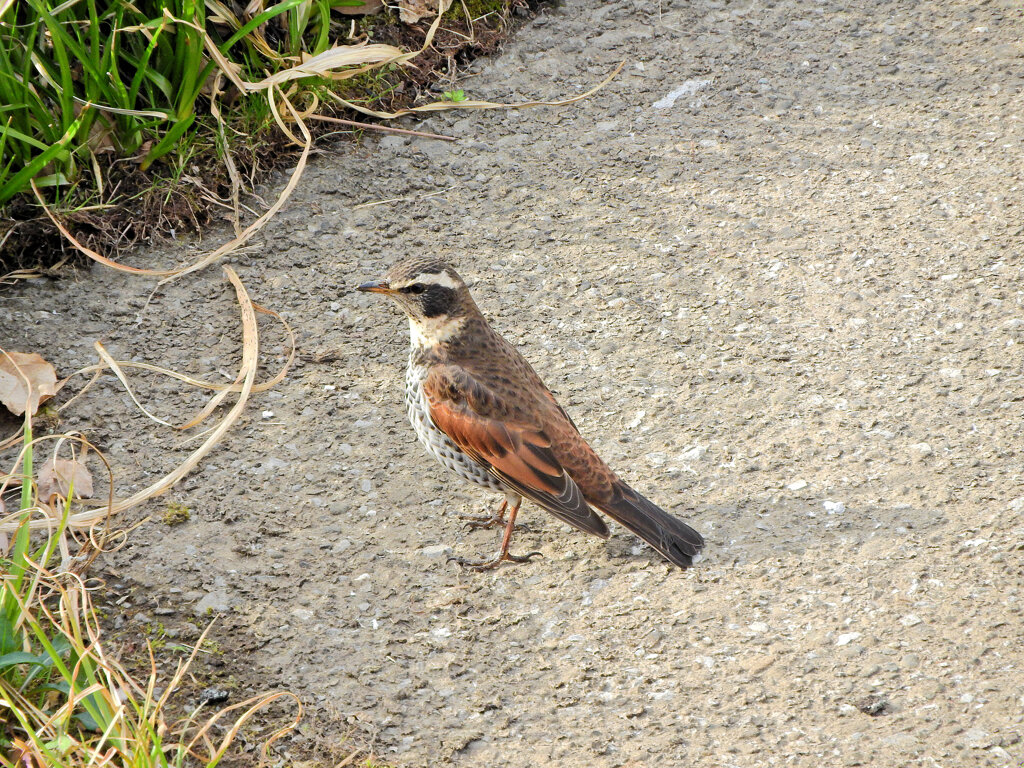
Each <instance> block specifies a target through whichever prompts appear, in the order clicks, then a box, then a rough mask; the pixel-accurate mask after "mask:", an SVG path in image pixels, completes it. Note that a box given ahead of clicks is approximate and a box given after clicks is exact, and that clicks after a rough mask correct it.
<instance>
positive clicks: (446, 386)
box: [423, 365, 608, 538]
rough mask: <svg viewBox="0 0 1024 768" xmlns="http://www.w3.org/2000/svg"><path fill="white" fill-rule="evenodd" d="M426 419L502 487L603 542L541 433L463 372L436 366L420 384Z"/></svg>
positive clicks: (599, 524) (598, 524) (604, 533)
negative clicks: (426, 409)
mask: <svg viewBox="0 0 1024 768" xmlns="http://www.w3.org/2000/svg"><path fill="white" fill-rule="evenodd" d="M423 391H424V394H425V395H426V399H427V406H428V409H429V411H430V418H431V419H432V420H433V422H434V424H435V425H437V427H438V429H440V430H441V431H442V432H444V433H445V434H446V435H448V437H449V438H450V439H451V441H452V442H453V443H455V444H456V445H457V446H458V447H459V448H460V449H462V450H463V451H465V452H466V453H467V454H468V455H469V456H471V457H472V458H473V459H475V460H476V461H478V462H479V463H480V464H482V465H483V466H485V467H486V468H487V469H488V471H490V472H491V474H493V475H494V476H495V477H497V478H498V479H499V480H501V482H502V483H504V484H505V485H507V486H508V487H509V488H511V489H513V490H514V491H516V492H517V493H519V494H521V495H522V496H524V497H525V498H527V499H530V500H531V501H533V502H534V503H536V504H538V505H540V506H541V507H543V508H544V509H546V510H547V511H548V512H550V513H551V514H553V515H555V516H556V517H558V518H559V519H561V520H563V521H565V522H566V523H568V524H569V525H572V526H574V527H576V528H579V529H580V530H581V531H585V532H587V533H593V534H595V535H596V536H601V537H602V538H607V537H608V527H607V526H606V525H605V524H604V521H603V520H601V518H600V517H598V516H597V514H596V513H595V512H594V511H593V510H592V509H591V508H590V507H589V506H588V505H587V502H586V501H585V500H584V498H583V494H582V493H581V492H580V489H579V487H578V486H577V485H576V483H575V481H574V480H573V479H572V478H571V477H570V476H569V473H568V472H566V471H565V469H564V468H563V467H562V465H561V464H560V463H559V461H558V460H557V459H556V458H555V455H554V453H553V452H552V450H551V441H550V440H549V439H548V437H547V435H546V434H545V433H544V430H543V429H541V428H539V427H537V426H535V425H531V424H529V423H527V420H526V419H525V418H522V417H521V414H520V418H510V416H515V415H517V414H516V413H515V409H511V408H509V407H507V404H505V403H503V402H502V400H501V398H500V396H499V395H498V394H497V393H496V392H494V390H492V389H490V388H488V387H486V386H485V385H483V384H482V383H481V382H480V381H478V380H477V379H475V378H473V376H472V375H471V374H470V373H469V372H467V371H466V370H465V369H463V368H460V367H459V366H455V365H446V366H439V367H437V368H435V369H434V370H432V371H431V372H430V374H429V375H428V376H427V378H426V379H425V380H424V382H423Z"/></svg>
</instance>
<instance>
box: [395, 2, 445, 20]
mask: <svg viewBox="0 0 1024 768" xmlns="http://www.w3.org/2000/svg"><path fill="white" fill-rule="evenodd" d="M439 5H440V2H439V0H398V18H400V19H401V20H402V23H403V24H415V23H416V22H417V21H419V20H420V19H432V18H433V17H434V16H437V10H438V6H439Z"/></svg>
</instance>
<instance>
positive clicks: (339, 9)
mask: <svg viewBox="0 0 1024 768" xmlns="http://www.w3.org/2000/svg"><path fill="white" fill-rule="evenodd" d="M331 10H332V11H334V12H335V13H341V14H344V15H345V16H370V15H372V14H374V13H380V12H381V11H383V10H384V3H383V0H363V4H362V5H332V6H331Z"/></svg>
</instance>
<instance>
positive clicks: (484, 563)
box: [448, 552, 544, 571]
mask: <svg viewBox="0 0 1024 768" xmlns="http://www.w3.org/2000/svg"><path fill="white" fill-rule="evenodd" d="M543 556H544V555H543V553H541V552H528V553H527V554H525V555H513V554H510V553H509V552H499V553H498V555H497V557H495V558H494V559H492V560H481V561H479V562H474V561H472V560H467V559H465V558H464V557H449V558H448V562H449V563H450V562H453V561H454V562H456V563H458V564H459V565H461V566H462V567H463V568H469V569H471V570H474V571H490V570H493V569H495V568H497V567H498V566H499V565H501V564H502V563H505V562H509V563H528V562H530V558H533V557H543Z"/></svg>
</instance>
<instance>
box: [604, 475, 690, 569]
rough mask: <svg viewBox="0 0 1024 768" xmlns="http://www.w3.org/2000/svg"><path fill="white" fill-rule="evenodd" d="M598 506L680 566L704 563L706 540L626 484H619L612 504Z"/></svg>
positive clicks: (610, 502) (614, 492)
mask: <svg viewBox="0 0 1024 768" xmlns="http://www.w3.org/2000/svg"><path fill="white" fill-rule="evenodd" d="M594 506H596V507H598V509H600V510H601V511H602V512H604V513H605V514H606V515H608V516H609V517H610V518H611V519H612V520H614V521H615V522H617V523H619V524H620V525H622V526H624V527H626V528H628V529H629V530H631V531H632V532H633V533H635V534H636V535H637V536H639V537H640V538H641V539H643V540H644V541H646V542H647V543H648V544H650V545H651V546H652V547H654V548H655V549H656V550H658V551H659V552H661V554H663V555H664V556H665V557H666V558H668V560H670V561H671V562H673V563H675V564H676V565H679V566H682V567H684V568H686V567H688V566H691V565H693V564H694V563H695V562H697V561H698V560H700V551H701V550H702V549H703V548H704V538H703V537H702V536H701V535H700V534H699V533H697V532H696V531H695V530H693V528H691V527H690V526H688V525H687V524H686V523H684V522H683V521H682V520H680V519H679V518H676V517H673V516H672V515H670V514H669V513H668V512H666V511H665V510H663V509H661V508H660V507H658V506H655V505H654V504H653V503H652V502H651V501H649V500H647V499H645V498H644V497H643V496H641V495H640V494H639V493H637V492H636V491H634V490H633V489H632V488H630V487H629V486H628V485H626V484H625V483H623V482H621V481H620V482H618V483H616V485H615V489H614V491H613V495H612V498H611V501H609V502H608V503H607V504H595V505H594Z"/></svg>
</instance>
